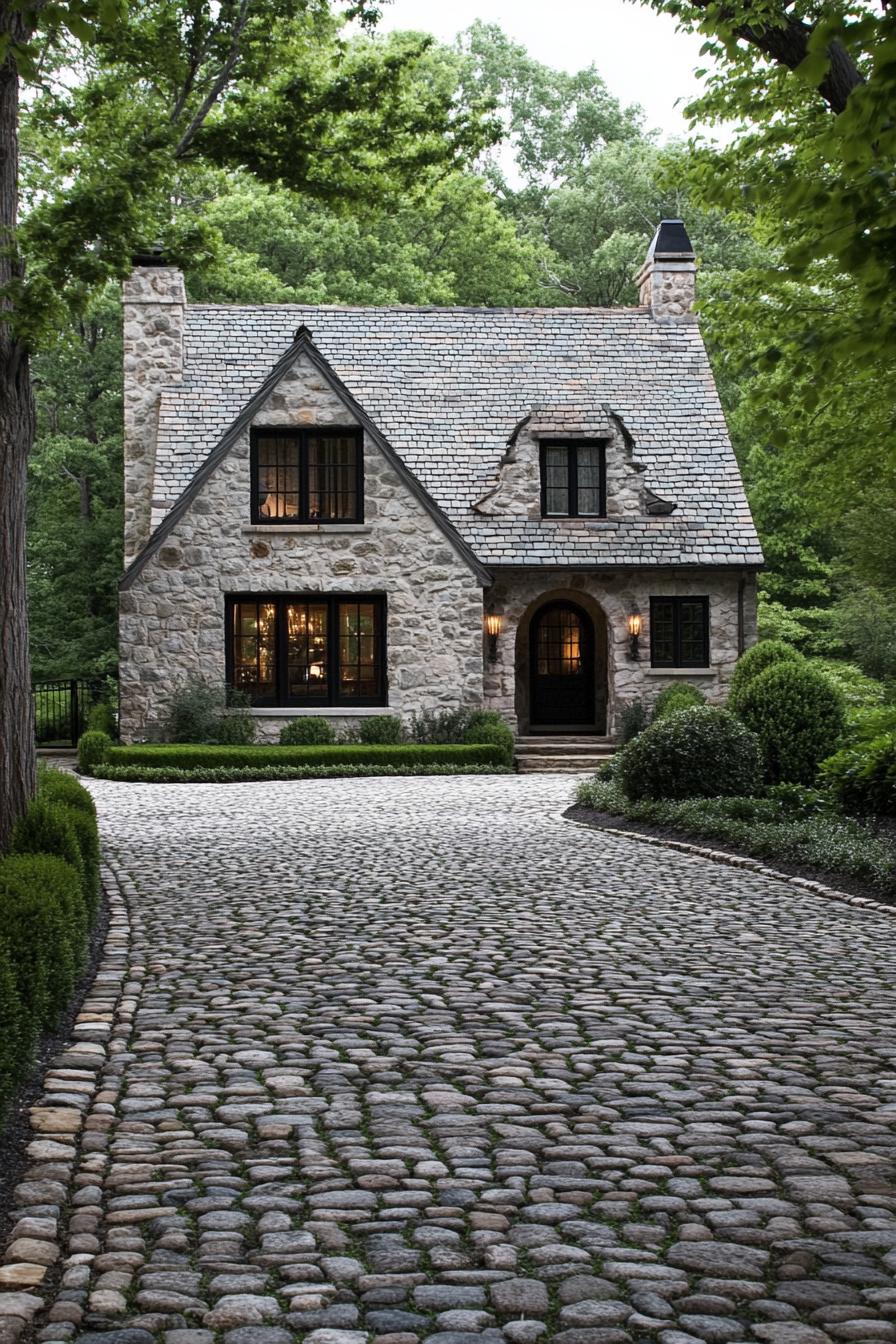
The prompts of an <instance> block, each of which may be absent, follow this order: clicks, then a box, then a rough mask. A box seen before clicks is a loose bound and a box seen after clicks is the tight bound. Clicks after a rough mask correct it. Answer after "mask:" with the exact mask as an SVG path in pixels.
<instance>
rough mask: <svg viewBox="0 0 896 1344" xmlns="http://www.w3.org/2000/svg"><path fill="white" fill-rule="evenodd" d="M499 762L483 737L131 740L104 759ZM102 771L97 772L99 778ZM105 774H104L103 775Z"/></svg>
mask: <svg viewBox="0 0 896 1344" xmlns="http://www.w3.org/2000/svg"><path fill="white" fill-rule="evenodd" d="M461 763H464V764H472V765H491V764H496V765H500V764H502V763H503V752H502V750H501V749H500V748H499V747H496V746H492V745H490V744H487V743H483V744H481V745H474V746H467V745H464V744H459V743H447V744H437V745H419V744H417V743H407V742H403V743H400V744H399V745H397V746H356V745H354V744H346V743H337V744H336V745H334V746H304V747H302V746H299V747H267V746H257V747H218V746H188V745H180V744H177V745H172V746H135V747H113V748H112V750H111V751H110V753H109V757H108V760H107V761H106V764H107V765H110V766H120V765H137V766H166V767H167V766H170V767H174V768H176V769H179V770H200V769H205V768H209V769H215V768H217V767H221V768H224V767H234V768H239V767H246V768H250V767H255V768H263V767H267V766H274V767H285V766H309V765H313V766H326V765H395V766H403V765H430V764H433V765H455V764H461ZM103 777H104V776H100V778H103ZM105 778H109V776H108V775H106V776H105Z"/></svg>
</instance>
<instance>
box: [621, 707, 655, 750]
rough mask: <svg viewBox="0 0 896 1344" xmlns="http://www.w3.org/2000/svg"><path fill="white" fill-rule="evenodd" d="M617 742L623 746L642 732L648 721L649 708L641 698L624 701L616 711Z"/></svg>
mask: <svg viewBox="0 0 896 1344" xmlns="http://www.w3.org/2000/svg"><path fill="white" fill-rule="evenodd" d="M616 717H617V720H618V723H619V742H620V745H621V746H625V744H626V743H627V742H631V741H632V739H633V738H635V737H637V736H638V734H639V733H642V732H643V731H644V729H645V728H646V727H647V725H648V724H649V723H650V710H649V709H648V708H647V705H646V703H645V702H644V701H643V700H627V701H624V702H623V703H622V704H621V705H620V708H619V710H618V712H617V716H616Z"/></svg>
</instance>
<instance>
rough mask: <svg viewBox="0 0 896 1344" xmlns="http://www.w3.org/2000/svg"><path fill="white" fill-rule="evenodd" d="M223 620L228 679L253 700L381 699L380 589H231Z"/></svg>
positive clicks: (383, 646) (355, 702)
mask: <svg viewBox="0 0 896 1344" xmlns="http://www.w3.org/2000/svg"><path fill="white" fill-rule="evenodd" d="M226 621H227V627H226V629H227V684H228V685H229V686H232V687H234V688H235V689H237V690H241V691H242V692H243V693H244V694H245V695H246V696H247V697H248V699H249V700H250V702H251V703H252V704H253V705H258V706H277V705H284V706H286V705H306V706H313V705H320V706H325V705H359V706H361V705H384V704H385V703H386V599H385V598H384V597H382V596H380V595H377V594H373V595H371V594H367V593H363V594H354V593H339V594H331V593H300V594H288V595H279V594H278V595H273V594H267V593H235V594H233V595H232V596H229V597H228V598H227V602H226Z"/></svg>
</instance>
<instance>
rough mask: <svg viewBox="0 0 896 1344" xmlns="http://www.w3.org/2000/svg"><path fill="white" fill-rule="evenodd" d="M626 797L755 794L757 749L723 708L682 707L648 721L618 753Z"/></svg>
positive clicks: (758, 765) (758, 772) (759, 775)
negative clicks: (676, 712) (678, 711)
mask: <svg viewBox="0 0 896 1344" xmlns="http://www.w3.org/2000/svg"><path fill="white" fill-rule="evenodd" d="M617 768H618V778H619V783H620V785H621V787H622V789H623V791H624V793H625V794H626V795H627V796H628V797H629V798H635V799H637V798H712V797H714V796H716V795H718V794H730V795H742V794H750V793H755V792H756V791H757V790H758V788H759V787H760V785H761V781H762V753H761V751H760V748H759V743H758V742H757V740H756V738H755V736H754V735H753V733H751V732H750V731H749V730H748V729H747V728H745V727H744V725H743V724H742V723H740V722H739V721H738V720H737V719H736V718H735V716H734V715H733V714H729V713H728V711H727V710H725V709H713V708H710V706H708V705H704V706H702V707H698V708H694V709H684V710H682V711H681V712H680V713H678V714H671V715H669V716H668V717H667V718H665V719H660V720H659V722H658V723H652V724H651V725H650V727H649V728H645V729H644V731H643V732H642V733H639V734H638V736H637V737H635V738H633V739H632V741H631V742H629V743H628V745H627V746H626V747H625V748H624V749H623V750H622V751H621V752H620V754H619V757H618V767H617Z"/></svg>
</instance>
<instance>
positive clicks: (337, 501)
mask: <svg viewBox="0 0 896 1344" xmlns="http://www.w3.org/2000/svg"><path fill="white" fill-rule="evenodd" d="M362 459H363V454H362V451H361V434H360V431H358V430H353V429H340V430H304V429H256V430H253V432H252V482H253V488H252V521H253V522H255V523H359V522H362V521H363V513H364V509H363V494H362Z"/></svg>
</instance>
